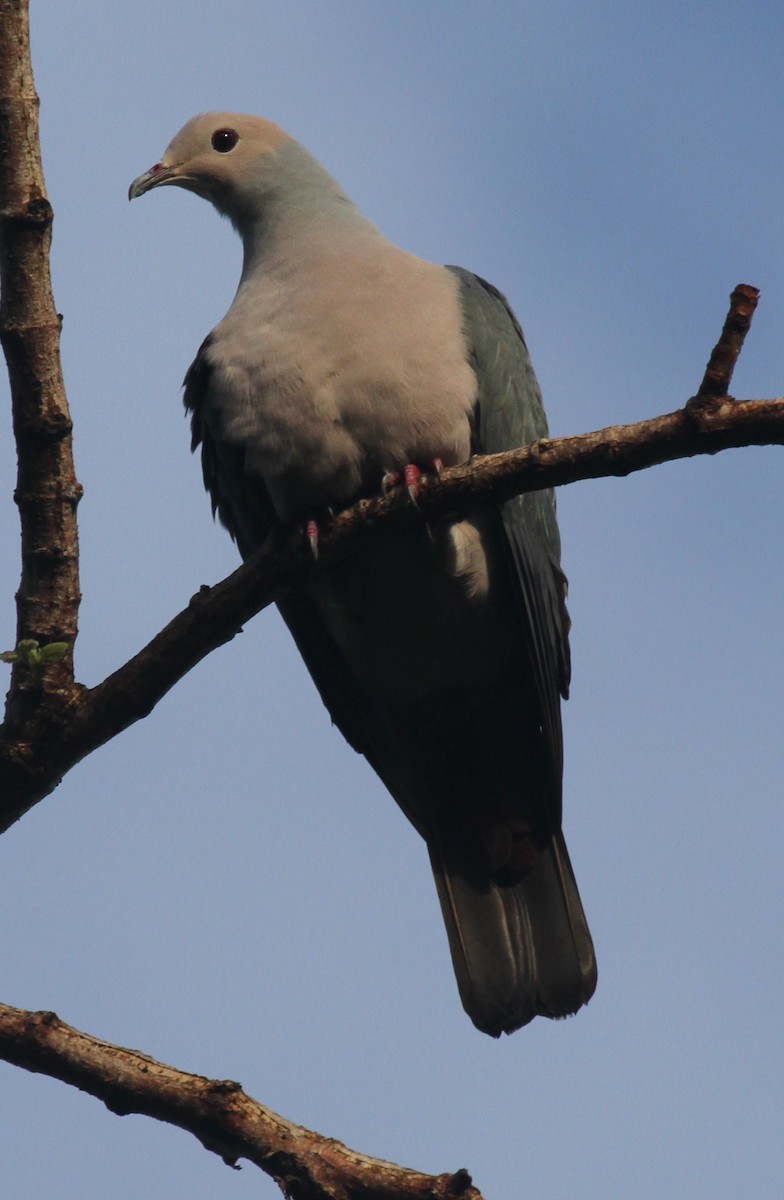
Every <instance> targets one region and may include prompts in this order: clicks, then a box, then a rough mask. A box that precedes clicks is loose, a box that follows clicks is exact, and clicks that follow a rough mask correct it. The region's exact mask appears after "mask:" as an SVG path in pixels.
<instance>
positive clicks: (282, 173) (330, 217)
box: [230, 142, 383, 286]
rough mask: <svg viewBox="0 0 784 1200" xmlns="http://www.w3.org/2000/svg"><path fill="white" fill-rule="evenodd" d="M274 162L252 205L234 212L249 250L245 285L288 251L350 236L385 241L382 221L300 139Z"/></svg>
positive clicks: (244, 269) (285, 147) (282, 150)
mask: <svg viewBox="0 0 784 1200" xmlns="http://www.w3.org/2000/svg"><path fill="white" fill-rule="evenodd" d="M273 166H274V170H270V171H269V173H265V175H264V176H263V177H261V178H260V179H259V181H258V184H259V185H258V187H257V188H255V189H254V190H253V192H252V196H253V199H252V201H251V203H250V204H249V205H248V207H247V209H246V210H242V211H239V212H237V213H232V214H230V216H231V219H232V222H233V224H234V226H235V228H236V229H237V232H238V233H239V235H240V237H241V238H242V244H243V250H244V258H243V267H242V278H241V280H240V286H242V284H243V283H244V282H245V281H246V280H247V279H249V278H250V276H251V275H254V274H255V273H256V272H257V271H259V270H263V269H264V268H265V266H266V265H267V264H268V262H269V261H270V259H275V258H277V257H278V256H279V255H280V253H281V251H282V250H283V251H284V252H285V253H286V255H287V256H288V255H297V254H298V253H299V252H301V251H304V249H305V248H306V247H307V246H309V245H310V246H313V245H316V244H319V243H320V244H322V245H323V244H324V243H325V242H326V241H330V240H342V238H343V237H344V236H346V235H348V236H350V237H352V238H362V237H365V238H370V239H374V238H378V239H381V240H383V239H382V235H381V234H380V233H379V231H378V229H377V228H376V226H375V225H373V224H372V222H370V221H368V220H367V218H366V217H364V216H363V215H362V213H361V212H360V211H359V209H358V208H357V207H356V205H355V204H353V203H352V201H351V200H349V198H348V197H347V196H346V194H345V192H343V190H342V189H341V187H340V186H339V184H338V183H337V182H336V181H335V180H334V179H333V178H332V176H331V175H330V174H329V173H328V172H327V171H325V170H324V168H323V167H322V166H321V165H320V164H319V163H318V162H316V160H315V159H314V158H313V157H312V156H311V155H310V154H308V152H307V151H306V150H305V149H304V147H302V146H300V145H299V144H298V143H297V142H286V143H285V144H284V145H282V146H281V147H280V148H279V150H278V151H277V152H276V154H275V161H274V164H273Z"/></svg>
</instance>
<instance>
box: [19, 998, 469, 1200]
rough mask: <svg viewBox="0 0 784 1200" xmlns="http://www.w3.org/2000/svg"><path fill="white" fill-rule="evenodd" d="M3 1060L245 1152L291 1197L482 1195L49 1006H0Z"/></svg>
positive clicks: (419, 1199)
mask: <svg viewBox="0 0 784 1200" xmlns="http://www.w3.org/2000/svg"><path fill="white" fill-rule="evenodd" d="M0 1058H4V1059H5V1060H6V1061H7V1062H10V1063H14V1064H15V1065H16V1066H19V1067H24V1068H25V1069H26V1070H28V1071H35V1072H40V1073H42V1074H44V1075H50V1076H52V1077H53V1078H54V1079H60V1080H62V1081H63V1082H64V1083H68V1084H71V1085H72V1086H74V1087H78V1088H80V1089H81V1091H83V1092H88V1093H89V1094H90V1095H91V1096H95V1097H97V1098H98V1099H99V1100H102V1101H103V1102H104V1104H105V1105H106V1107H107V1108H108V1109H109V1110H110V1111H111V1112H114V1113H117V1114H118V1115H120V1116H125V1115H127V1114H128V1113H140V1114H142V1115H143V1116H148V1117H154V1118H155V1119H156V1120H159V1121H165V1122H167V1123H168V1124H170V1125H177V1126H178V1127H179V1128H180V1129H184V1130H186V1131H187V1132H188V1133H192V1134H193V1135H194V1137H197V1138H198V1139H199V1141H200V1142H201V1143H202V1145H204V1146H205V1147H206V1148H207V1149H208V1150H211V1151H212V1152H213V1153H215V1154H219V1155H220V1156H221V1158H223V1160H224V1162H226V1163H227V1164H228V1165H229V1166H235V1165H236V1163H237V1159H239V1158H247V1159H249V1160H250V1162H252V1163H254V1164H255V1165H256V1166H257V1167H260V1168H261V1170H262V1171H265V1172H266V1173H267V1174H268V1175H271V1176H272V1178H273V1179H274V1180H275V1181H276V1183H277V1184H278V1185H279V1186H280V1188H281V1190H282V1191H283V1193H284V1195H286V1196H296V1197H297V1200H454V1198H456V1197H461V1198H462V1200H482V1197H481V1196H480V1194H479V1192H478V1191H477V1190H476V1188H475V1187H474V1186H473V1185H472V1183H471V1177H470V1176H469V1174H468V1172H467V1171H465V1170H459V1171H457V1172H455V1173H454V1174H451V1173H447V1174H443V1175H423V1174H421V1173H420V1172H418V1171H411V1170H407V1169H406V1168H404V1167H398V1166H395V1165H394V1164H393V1163H388V1162H384V1161H382V1160H381V1159H377V1158H368V1157H366V1156H365V1155H364V1154H358V1153H357V1152H356V1151H354V1150H349V1149H348V1147H346V1146H344V1145H342V1143H340V1142H337V1141H334V1140H333V1139H332V1138H325V1137H322V1136H321V1135H320V1134H318V1133H312V1132H311V1131H310V1130H309V1129H303V1128H302V1126H300V1125H295V1124H293V1122H291V1121H287V1120H286V1119H285V1117H280V1116H278V1115H277V1113H274V1112H272V1111H271V1109H269V1108H265V1107H264V1105H263V1104H259V1103H258V1102H257V1101H256V1100H253V1099H252V1098H251V1097H250V1096H248V1095H246V1094H245V1092H244V1091H243V1090H242V1088H241V1087H240V1085H239V1084H238V1083H234V1082H232V1081H231V1080H216V1079H205V1078H204V1077H203V1076H201V1075H191V1074H188V1073H186V1072H185V1071H178V1070H177V1069H176V1068H175V1067H169V1066H167V1065H166V1064H165V1063H160V1062H157V1061H156V1060H155V1059H153V1058H149V1057H148V1056H147V1055H145V1054H140V1053H139V1051H137V1050H126V1049H123V1047H121V1046H114V1045H112V1044H111V1043H109V1042H103V1041H100V1040H99V1039H98V1038H94V1037H90V1036H89V1035H88V1034H86V1033H80V1032H79V1030H78V1029H73V1028H72V1027H71V1026H70V1025H65V1024H64V1023H63V1022H62V1021H61V1020H60V1019H59V1017H57V1016H56V1015H55V1014H54V1013H50V1012H25V1011H24V1010H22V1009H18V1008H11V1007H10V1006H8V1005H0Z"/></svg>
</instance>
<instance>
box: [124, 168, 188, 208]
mask: <svg viewBox="0 0 784 1200" xmlns="http://www.w3.org/2000/svg"><path fill="white" fill-rule="evenodd" d="M178 170H179V164H177V163H174V164H173V165H172V166H167V165H165V164H164V163H156V164H155V166H154V167H150V169H149V171H145V172H144V174H143V175H140V176H139V178H138V179H134V181H133V183H132V184H131V186H130V187H129V188H128V199H129V200H135V199H136V197H137V196H143V195H144V193H145V192H149V191H150V189H151V188H154V187H160V186H161V184H164V183H177V182H179V180H178Z"/></svg>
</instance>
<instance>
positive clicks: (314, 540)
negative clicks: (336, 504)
mask: <svg viewBox="0 0 784 1200" xmlns="http://www.w3.org/2000/svg"><path fill="white" fill-rule="evenodd" d="M324 513H325V515H326V516H327V517H330V518H331V517H334V515H335V512H334V510H333V509H331V508H327V509H325V510H324ZM302 532H303V534H304V536H305V539H306V541H307V543H308V546H309V547H310V553H311V554H312V555H313V561H314V562H318V557H319V523H318V519H317V518H316V517H315V516H313V515H312V514H311V515H310V516H306V517H305V518H304V519H303V522H302Z"/></svg>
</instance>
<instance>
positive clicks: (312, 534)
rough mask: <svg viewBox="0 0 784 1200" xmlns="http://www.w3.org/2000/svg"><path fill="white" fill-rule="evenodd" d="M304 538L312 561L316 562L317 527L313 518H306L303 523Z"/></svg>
mask: <svg viewBox="0 0 784 1200" xmlns="http://www.w3.org/2000/svg"><path fill="white" fill-rule="evenodd" d="M305 537H306V538H307V540H308V545H309V546H310V553H311V554H312V555H313V561H314V562H318V543H319V527H318V522H317V521H316V520H315V518H314V517H308V519H307V521H306V522H305Z"/></svg>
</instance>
